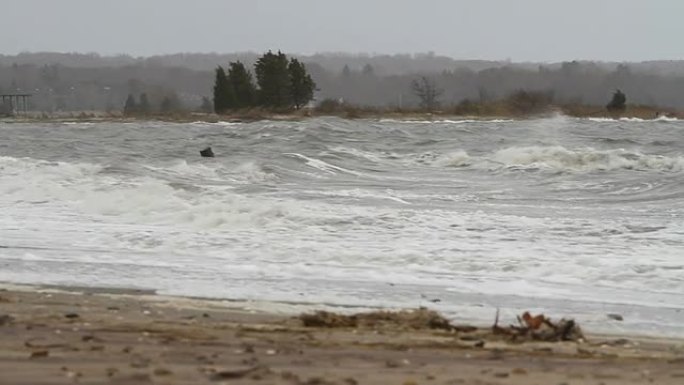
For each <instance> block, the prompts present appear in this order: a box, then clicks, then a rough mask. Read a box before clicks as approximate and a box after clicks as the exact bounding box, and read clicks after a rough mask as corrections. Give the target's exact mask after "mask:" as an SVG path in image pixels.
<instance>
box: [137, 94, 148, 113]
mask: <svg viewBox="0 0 684 385" xmlns="http://www.w3.org/2000/svg"><path fill="white" fill-rule="evenodd" d="M138 112H140V113H141V114H148V113H149V112H150V101H149V100H148V99H147V94H146V93H142V94H140V103H139V104H138Z"/></svg>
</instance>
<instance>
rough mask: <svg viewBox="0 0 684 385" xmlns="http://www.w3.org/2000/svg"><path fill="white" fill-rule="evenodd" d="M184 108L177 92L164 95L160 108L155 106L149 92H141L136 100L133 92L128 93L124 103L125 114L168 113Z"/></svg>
mask: <svg viewBox="0 0 684 385" xmlns="http://www.w3.org/2000/svg"><path fill="white" fill-rule="evenodd" d="M181 110H183V105H182V103H181V101H180V100H179V99H178V96H177V95H176V94H170V95H166V96H164V97H163V99H162V100H161V102H160V103H159V106H158V108H153V107H152V104H151V103H150V100H149V98H148V96H147V93H144V92H143V93H141V94H140V97H139V98H138V100H136V98H135V96H133V94H128V97H127V98H126V102H125V104H124V108H123V113H124V115H127V116H131V115H147V114H151V113H156V112H159V113H163V114H168V113H171V112H178V111H181Z"/></svg>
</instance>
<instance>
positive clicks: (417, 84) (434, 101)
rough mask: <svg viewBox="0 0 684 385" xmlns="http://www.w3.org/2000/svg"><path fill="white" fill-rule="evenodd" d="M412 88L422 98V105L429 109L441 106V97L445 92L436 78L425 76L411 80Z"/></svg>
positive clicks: (432, 109)
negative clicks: (438, 84) (439, 86)
mask: <svg viewBox="0 0 684 385" xmlns="http://www.w3.org/2000/svg"><path fill="white" fill-rule="evenodd" d="M411 90H412V91H413V93H414V94H415V95H416V96H417V97H418V98H419V99H420V106H421V107H422V108H424V109H426V110H428V111H434V110H435V109H436V108H437V107H439V97H440V96H442V93H444V90H443V89H441V88H438V87H437V85H436V84H435V82H434V80H432V79H428V78H427V77H425V76H421V78H420V79H418V80H414V81H413V82H411Z"/></svg>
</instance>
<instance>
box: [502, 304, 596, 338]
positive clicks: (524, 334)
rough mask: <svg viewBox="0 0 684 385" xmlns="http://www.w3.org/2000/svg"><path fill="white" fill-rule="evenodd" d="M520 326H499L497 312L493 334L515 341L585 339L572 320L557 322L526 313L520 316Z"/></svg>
mask: <svg viewBox="0 0 684 385" xmlns="http://www.w3.org/2000/svg"><path fill="white" fill-rule="evenodd" d="M517 318H518V324H519V325H511V326H509V327H501V326H499V310H498V309H497V312H496V320H495V322H494V326H492V332H493V333H494V334H497V335H504V336H506V337H508V338H510V339H511V340H513V341H521V340H522V341H524V340H532V341H547V342H554V341H580V340H583V339H584V334H583V333H582V330H581V329H580V327H579V325H577V323H576V322H575V321H574V320H572V319H561V320H559V321H557V322H553V321H551V319H549V318H548V317H546V316H545V315H544V314H538V315H534V316H533V315H532V314H530V313H529V312H525V313H523V314H522V316H518V317H517Z"/></svg>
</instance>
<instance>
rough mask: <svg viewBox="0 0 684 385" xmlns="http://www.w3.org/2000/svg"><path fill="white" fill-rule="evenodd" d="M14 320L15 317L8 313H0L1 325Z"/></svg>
mask: <svg viewBox="0 0 684 385" xmlns="http://www.w3.org/2000/svg"><path fill="white" fill-rule="evenodd" d="M12 322H14V317H12V316H11V315H7V314H3V315H0V326H4V325H7V324H10V323H12Z"/></svg>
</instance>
